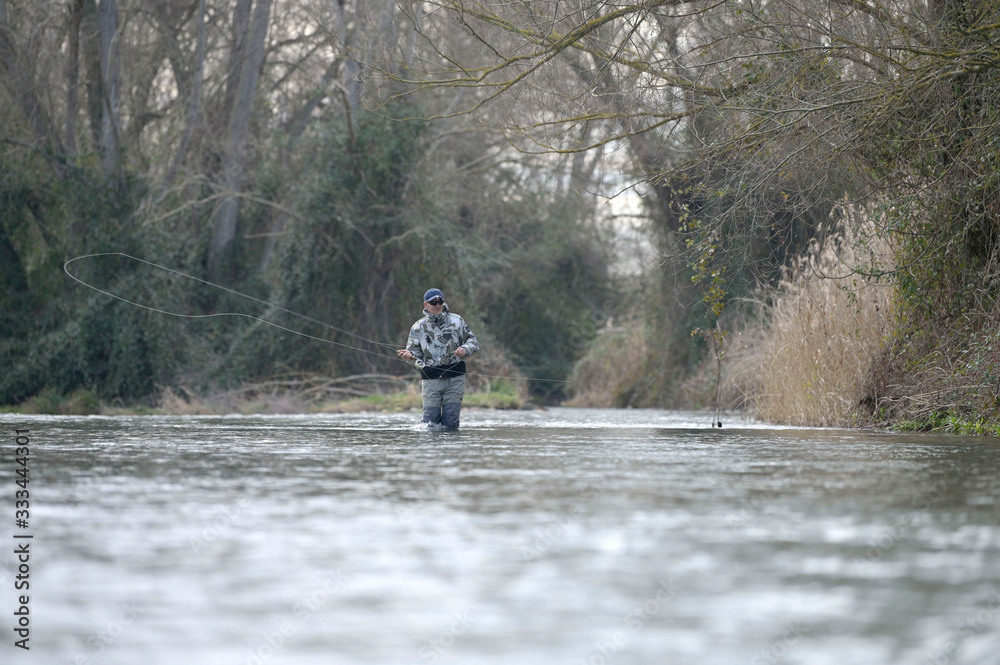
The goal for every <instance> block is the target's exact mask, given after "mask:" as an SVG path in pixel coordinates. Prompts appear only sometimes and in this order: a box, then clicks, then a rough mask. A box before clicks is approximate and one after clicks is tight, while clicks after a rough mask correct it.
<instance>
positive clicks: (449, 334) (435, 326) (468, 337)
mask: <svg viewBox="0 0 1000 665" xmlns="http://www.w3.org/2000/svg"><path fill="white" fill-rule="evenodd" d="M459 346H461V347H464V348H465V351H466V355H465V357H466V358H468V357H469V356H471V355H472V354H474V353H475V352H476V351H478V350H479V341H478V340H477V339H476V336H475V335H474V334H472V330H470V329H469V324H467V323H466V322H465V319H463V318H462V317H461V316H459V315H458V314H452V313H451V312H449V311H448V306H447V305H445V306H444V311H443V312H442V313H441V314H436V315H432V314H428V313H427V311H426V310H425V311H424V317H423V318H422V319H420V320H419V321H417V322H416V323H414V324H413V326H412V327H411V328H410V336H409V338H408V339H407V340H406V350H407V351H409V352H410V353H412V354H413V355H414V356H416V358H417V360H419V361H421V363H422V364H423V367H421V368H420V376H421V378H424V379H437V378H440V377H441V376H455V375H458V374H465V361H464V360H463V359H462V358H459V357H458V356H456V355H455V351H456V350H457V349H458V347H459ZM418 366H419V365H418Z"/></svg>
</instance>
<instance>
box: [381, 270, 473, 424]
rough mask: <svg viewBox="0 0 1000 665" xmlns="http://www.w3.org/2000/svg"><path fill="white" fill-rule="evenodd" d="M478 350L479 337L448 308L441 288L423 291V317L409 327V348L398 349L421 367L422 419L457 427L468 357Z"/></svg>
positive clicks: (429, 422)
mask: <svg viewBox="0 0 1000 665" xmlns="http://www.w3.org/2000/svg"><path fill="white" fill-rule="evenodd" d="M478 350H479V342H478V341H477V340H476V336H475V335H473V334H472V331H471V330H469V325H468V324H467V323H466V322H465V319H463V318H462V317H461V316H459V315H458V314H452V313H451V312H449V311H448V305H447V304H445V302H444V294H443V293H441V290H440V289H430V290H429V291H427V293H425V294H424V317H423V318H422V319H420V320H419V321H417V322H416V323H414V324H413V326H412V327H411V328H410V336H409V339H407V340H406V348H405V349H400V350H399V351H396V355H398V356H399V357H400V358H402V359H404V360H414V361H416V364H417V367H418V368H419V369H420V378H421V379H422V380H421V382H420V386H421V397H422V398H423V402H424V417H423V422H425V423H427V424H428V425H429V426H431V427H435V426H439V427H442V428H444V429H458V417H459V413H460V412H461V411H462V397H463V396H464V395H465V359H466V358H468V357H469V356H471V355H472V354H473V353H475V352H476V351H478Z"/></svg>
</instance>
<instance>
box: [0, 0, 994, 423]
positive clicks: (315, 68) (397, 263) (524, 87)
mask: <svg viewBox="0 0 1000 665" xmlns="http://www.w3.org/2000/svg"><path fill="white" fill-rule="evenodd" d="M997 25H1000V9H998V7H997V6H996V5H995V3H992V2H986V1H984V0H976V1H960V0H934V1H932V2H924V1H918V0H913V1H912V2H897V3H892V4H891V5H889V4H883V3H879V2H855V1H853V0H835V1H833V2H829V3H811V2H806V1H805V0H779V1H776V2H768V3H756V2H739V3H712V2H704V1H692V2H676V1H670V2H667V1H665V0H644V1H643V2H637V3H630V4H627V3H610V4H609V3H606V2H602V3H596V2H591V1H589V0H574V1H573V2H563V3H506V4H502V5H485V4H467V3H462V2H452V1H449V0H442V1H440V2H435V3H425V2H416V1H414V2H409V1H407V2H395V3H376V2H370V1H367V0H336V1H334V0H169V1H168V0H140V1H138V2H133V3H121V2H118V1H117V0H69V1H68V2H66V1H65V0H59V1H57V0H39V1H33V2H22V1H19V0H0V84H2V85H0V109H2V114H3V117H4V118H5V121H4V123H3V125H2V127H0V151H2V157H0V300H2V302H0V358H2V362H3V367H4V371H3V373H2V374H0V405H19V404H21V405H24V404H26V403H27V404H32V405H34V407H33V408H37V409H40V410H51V411H58V410H63V411H80V412H87V411H93V410H96V409H98V408H100V405H105V406H107V405H122V406H128V405H135V404H165V403H170V404H173V405H174V407H175V408H180V406H179V405H180V404H181V403H188V404H190V403H191V401H192V400H194V399H196V398H197V397H198V396H206V395H213V394H230V395H234V394H262V393H268V392H270V393H273V394H277V393H279V392H282V393H295V392H296V391H298V393H299V394H300V395H302V394H307V393H308V394H311V395H313V397H311V398H310V399H314V398H315V397H316V396H317V395H323V396H337V395H340V396H359V395H364V394H366V393H371V392H383V391H386V390H396V389H398V388H399V387H400V385H401V384H400V383H399V382H398V379H399V378H400V377H403V376H412V370H410V369H409V368H407V367H406V366H405V365H404V364H402V363H400V362H399V361H398V360H396V359H394V358H392V357H391V354H390V352H389V351H388V350H387V348H386V347H382V346H379V345H373V344H369V343H367V342H365V341H363V340H361V339H359V338H357V337H354V336H352V335H349V334H345V333H344V332H343V331H350V332H353V333H355V334H357V335H360V336H362V337H364V338H367V339H372V340H377V341H379V342H382V343H384V344H388V345H397V344H398V345H401V344H403V342H404V340H405V334H406V331H407V329H408V328H409V326H410V324H411V323H412V322H413V321H414V320H415V319H416V318H417V317H418V316H419V315H420V296H421V294H422V293H423V291H424V290H425V289H426V288H428V287H430V286H437V287H440V288H442V289H443V290H444V291H445V293H446V294H447V296H448V301H449V304H450V306H451V307H452V309H453V310H454V311H457V312H459V313H461V314H462V315H463V316H465V318H466V319H467V320H468V321H469V322H470V324H471V325H472V327H473V329H474V330H475V331H476V333H477V334H478V335H479V336H480V339H481V341H482V342H483V347H484V351H483V353H482V354H481V355H480V356H479V357H477V359H476V361H475V363H474V364H473V368H472V371H474V372H476V373H477V374H479V375H485V376H476V377H473V380H474V388H476V389H477V390H482V391H500V390H502V391H508V392H509V391H511V390H512V389H511V387H510V386H515V385H516V386H517V387H518V388H517V390H516V391H515V392H519V394H520V395H521V397H526V396H528V395H529V394H530V396H531V397H532V398H534V399H536V400H538V401H542V402H546V403H555V402H562V401H566V400H568V403H571V404H578V405H600V406H661V407H663V406H665V407H706V406H716V407H717V408H719V407H728V408H736V407H749V408H752V409H754V410H756V412H757V413H758V414H760V415H762V416H764V417H766V418H768V419H770V420H773V421H781V422H795V423H799V424H840V425H843V424H871V423H875V424H889V423H901V422H905V423H909V425H910V426H914V427H942V426H948V427H951V428H953V429H959V428H963V427H964V428H967V429H968V428H973V429H975V428H977V427H978V428H980V429H983V428H986V429H988V428H989V427H991V426H992V425H993V424H995V422H996V421H997V419H998V416H1000V368H998V367H997V363H998V361H1000V355H998V352H997V351H995V350H994V349H995V347H996V344H997V340H998V339H1000V326H998V325H997V323H996V316H995V314H996V308H997V300H996V298H997V290H998V287H1000V280H998V271H997V258H998V254H997V248H998V239H1000V236H998V220H997V215H998V214H1000V210H998V206H997V191H998V186H997V183H998V181H997V175H996V174H997V173H998V172H1000V169H998V168H997V167H998V161H1000V149H998V146H1000V139H998V137H1000V103H997V101H998V100H997V99H996V95H997V89H998V86H997V85H996V83H997V67H998V65H1000V47H998V46H997V45H996V42H995V40H994V35H995V33H996V26H997ZM105 252H107V253H125V254H129V255H131V256H135V257H139V258H141V259H143V260H145V261H149V262H153V263H156V264H159V265H162V266H167V267H169V268H171V269H172V270H176V271H179V272H181V273H184V274H186V275H190V276H192V277H196V278H199V279H202V280H208V281H211V282H213V283H217V284H220V285H224V286H225V287H227V288H229V289H232V290H235V291H237V292H240V293H245V294H247V295H250V296H253V298H256V299H257V300H256V301H253V300H248V299H245V298H240V297H238V296H236V295H234V294H233V293H231V292H227V291H223V290H219V289H213V288H210V287H208V286H207V285H206V284H205V283H204V282H199V281H195V280H192V279H186V278H184V277H181V276H179V275H177V274H176V273H171V272H168V271H163V270H159V269H156V268H154V267H152V266H150V265H149V264H146V263H142V262H138V261H132V260H128V259H125V258H123V257H121V256H104V257H95V258H91V259H86V260H81V261H78V262H75V263H73V264H72V267H71V269H72V271H73V273H74V274H75V275H78V276H79V277H80V278H81V279H83V280H85V281H87V282H88V283H90V284H93V285H95V286H97V287H99V288H101V289H104V290H107V291H109V292H112V293H115V294H116V295H119V296H121V297H122V298H125V299H128V300H131V301H133V302H137V303H142V304H144V305H147V306H149V307H153V308H156V309H160V310H166V311H171V312H176V313H182V314H185V315H189V316H204V315H211V314H217V313H220V312H235V313H242V314H247V315H250V316H252V317H258V318H263V319H266V320H268V321H271V322H273V323H276V324H278V325H281V326H286V327H288V328H293V329H295V330H299V331H301V332H304V333H307V334H309V335H313V336H315V337H320V338H323V339H327V340H330V341H333V342H337V343H339V344H342V345H347V346H351V347H356V348H354V349H349V348H345V347H344V346H336V345H330V344H325V343H323V342H321V341H316V340H309V339H306V338H303V337H299V336H295V335H292V334H290V333H288V332H285V331H282V330H280V329H277V328H275V327H273V326H268V325H265V324H262V323H260V322H259V321H256V320H254V319H250V318H247V317H236V316H229V317H212V318H179V317H170V316H165V315H163V314H161V313H157V312H154V311H150V310H147V309H142V308H138V307H134V306H132V305H129V304H127V303H124V302H121V301H118V300H114V299H112V298H109V297H108V296H106V295H103V294H100V293H97V292H94V291H91V290H87V289H85V288H83V287H81V286H80V285H79V284H77V283H75V282H73V281H72V280H70V279H69V278H68V277H67V276H66V275H65V274H64V273H63V271H62V266H63V264H64V263H65V262H66V261H67V260H70V259H72V258H74V257H78V256H81V255H87V254H96V253H105ZM262 303H269V304H262ZM290 312H298V313H301V314H304V315H307V316H308V317H310V318H311V319H313V320H312V321H309V320H305V319H302V318H299V317H296V316H294V315H293V314H291V313H290ZM317 322H325V323H328V324H331V325H332V326H334V327H335V328H331V327H329V326H324V325H321V324H319V323H317ZM497 377H511V378H512V379H516V380H515V381H512V382H508V383H502V382H501V383H498V382H497ZM522 379H544V381H523V380H522ZM306 403H308V402H297V403H295V404H292V405H291V406H289V407H288V408H298V407H302V405H303V404H306ZM286 406H287V405H286Z"/></svg>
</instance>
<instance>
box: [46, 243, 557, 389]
mask: <svg viewBox="0 0 1000 665" xmlns="http://www.w3.org/2000/svg"><path fill="white" fill-rule="evenodd" d="M105 256H118V257H121V258H125V259H129V260H131V261H136V262H138V263H142V264H145V265H147V266H150V267H152V268H156V269H158V270H163V271H165V272H168V273H170V274H172V275H176V276H178V277H183V278H185V279H190V280H194V281H195V282H198V283H200V284H204V285H206V286H210V287H212V288H214V289H219V290H221V291H225V292H226V293H229V294H232V295H234V296H239V297H240V298H246V299H247V300H250V301H252V302H255V303H258V304H260V305H265V306H267V307H271V308H274V309H277V310H280V311H282V312H285V313H287V314H291V315H292V316H297V317H299V318H300V319H303V320H305V321H309V322H310V323H315V324H316V325H319V326H322V327H324V328H328V329H329V330H333V331H336V332H339V333H342V334H344V335H348V336H350V337H353V338H355V339H358V340H361V341H364V342H368V343H369V344H374V345H376V346H381V347H382V348H385V349H391V350H392V351H393V353H392V354H388V353H379V352H377V351H370V350H368V349H362V348H361V347H358V346H352V345H350V344H344V343H343V342H336V341H334V340H331V339H325V338H323V337H316V336H315V335H310V334H308V333H304V332H302V331H300V330H294V329H292V328H287V327H285V326H283V325H281V324H278V323H274V322H273V321H268V320H267V319H263V318H261V317H259V316H253V315H252V314H243V313H242V312H215V313H213V314H182V313H180V312H171V311H169V310H165V309H159V308H157V307H152V306H150V305H144V304H142V303H138V302H135V301H133V300H129V299H128V298H123V297H122V296H119V295H117V294H115V293H111V292H109V291H105V290H104V289H99V288H97V287H96V286H94V285H93V284H88V283H87V282H85V281H83V280H82V279H80V278H79V277H77V276H76V275H74V274H73V273H71V272H70V271H69V265H70V264H71V263H73V262H75V261H82V260H84V259H92V258H99V257H105ZM63 272H65V273H66V274H67V275H68V276H69V277H70V279H72V280H74V281H76V282H77V283H79V284H82V285H83V286H86V287H87V288H88V289H92V290H94V291H97V292H98V293H101V294H104V295H106V296H108V297H110V298H114V299H115V300H120V301H121V302H124V303H127V304H129V305H132V306H134V307H138V308H140V309H144V310H147V311H150V312H156V313H157V314H165V315H167V316H177V317H180V318H183V319H211V318H215V317H220V316H239V317H243V318H245V319H250V320H251V321H259V322H260V323H264V324H267V325H269V326H273V327H275V328H277V329H278V330H283V331H285V332H290V333H292V334H294V335H299V336H301V337H305V338H307V339H311V340H315V341H317V342H324V343H326V344H332V345H334V346H340V347H343V348H345V349H353V350H354V351H360V352H361V353H367V354H369V355H373V356H377V357H379V358H389V359H390V360H398V361H399V362H403V363H405V364H407V365H411V364H410V363H409V362H407V361H405V360H403V359H402V358H400V357H398V356H397V355H396V354H395V351H396V349H398V348H399V346H398V345H396V344H385V343H384V342H379V341H376V340H374V339H369V338H367V337H365V336H364V335H359V334H358V333H355V332H352V331H350V330H346V329H344V328H340V327H338V326H335V325H333V324H332V323H327V322H325V321H320V320H319V319H314V318H313V317H311V316H307V315H306V314H300V313H298V312H295V311H292V310H290V309H288V308H287V307H282V306H281V305H277V304H275V303H272V302H268V301H266V300H261V299H260V298H255V297H254V296H249V295H247V294H245V293H240V292H239V291H236V290H234V289H230V288H228V287H226V286H222V285H221V284H216V283H214V282H210V281H208V280H206V279H201V278H200V277H194V276H193V275H188V274H185V273H182V272H180V271H179V270H174V269H172V268H167V267H166V266H161V265H160V264H158V263H153V262H152V261H147V260H145V259H140V258H139V257H136V256H132V255H130V254H125V253H124V252H100V253H96V254H84V255H82V256H77V257H75V258H72V259H70V260H69V261H67V262H66V263H64V264H63ZM411 366H412V365H411ZM466 375H467V376H478V377H482V378H486V379H508V380H512V381H538V382H548V383H570V381H568V380H566V379H533V378H528V377H516V376H501V375H493V374H475V373H472V372H468V373H467V374H466Z"/></svg>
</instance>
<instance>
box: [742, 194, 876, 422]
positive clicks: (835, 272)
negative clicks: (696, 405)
mask: <svg viewBox="0 0 1000 665" xmlns="http://www.w3.org/2000/svg"><path fill="white" fill-rule="evenodd" d="M843 212H844V213H845V216H846V218H847V220H848V221H850V220H851V218H852V217H853V218H856V217H857V215H856V214H854V213H855V211H853V210H849V209H846V210H844V211H843ZM852 228H853V229H858V228H861V227H860V226H859V225H857V224H856V223H855V224H854V225H850V224H845V230H844V231H843V232H842V233H841V234H840V235H838V236H835V237H833V238H828V239H827V241H826V242H825V243H824V244H823V245H822V246H820V245H819V244H818V243H814V245H813V248H812V250H811V251H810V252H809V254H808V255H807V256H806V257H804V258H803V259H802V260H801V261H799V262H798V263H797V265H795V266H794V267H793V268H792V269H791V270H790V271H789V274H788V278H787V279H786V280H784V281H783V282H782V283H781V284H780V285H779V287H778V289H777V292H776V293H774V294H772V298H771V301H770V304H764V303H761V304H760V306H761V308H762V310H763V311H762V312H761V313H762V316H761V320H763V321H765V324H764V327H763V328H757V329H750V330H747V331H745V332H744V333H742V334H741V335H739V336H737V337H736V338H735V339H733V340H732V341H731V343H730V363H731V367H730V371H729V372H728V374H727V378H726V382H727V383H728V386H727V387H726V391H727V392H728V393H730V394H732V393H733V392H740V393H742V395H743V396H744V398H745V402H746V403H747V405H749V406H750V407H751V409H752V410H753V411H754V414H755V415H756V416H757V417H758V418H760V419H762V420H765V421H768V422H773V423H780V424H789V425H801V426H846V425H851V424H854V423H856V422H857V421H858V417H859V407H860V403H861V400H862V398H863V397H864V394H865V390H866V387H867V384H868V377H869V376H871V372H872V369H873V366H874V364H875V363H877V362H879V358H880V351H881V349H882V348H883V347H884V345H885V344H886V343H887V341H888V337H889V335H890V334H891V331H892V329H893V309H894V308H893V289H892V287H891V286H889V285H887V284H884V283H880V282H879V281H877V280H875V279H870V278H868V277H865V276H864V274H863V273H865V272H868V271H869V269H870V268H871V267H872V266H877V267H878V268H881V269H883V270H884V269H886V268H888V267H889V263H890V261H891V255H892V254H891V251H890V250H891V248H890V247H889V245H888V243H885V242H883V241H878V240H873V238H875V235H874V234H873V233H867V232H864V231H862V232H854V231H852Z"/></svg>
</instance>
